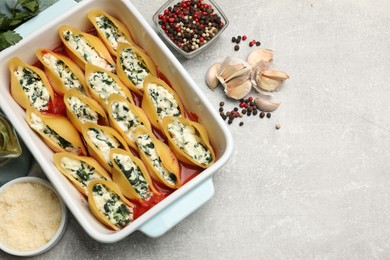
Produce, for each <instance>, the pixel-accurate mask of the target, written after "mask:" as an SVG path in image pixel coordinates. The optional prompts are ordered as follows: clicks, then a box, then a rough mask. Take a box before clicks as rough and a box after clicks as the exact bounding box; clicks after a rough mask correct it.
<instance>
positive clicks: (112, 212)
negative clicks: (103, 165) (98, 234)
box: [88, 180, 134, 230]
mask: <svg viewBox="0 0 390 260" xmlns="http://www.w3.org/2000/svg"><path fill="white" fill-rule="evenodd" d="M88 206H89V209H90V211H91V212H92V214H93V215H94V216H95V217H96V218H97V219H98V220H99V221H100V222H101V223H102V224H104V225H106V226H108V227H110V228H111V229H113V230H120V229H122V228H124V227H125V226H127V225H128V224H130V223H131V222H132V221H133V219H134V210H133V207H134V205H133V204H132V203H131V202H130V201H128V200H127V199H126V198H125V197H124V196H123V195H122V193H121V191H120V189H119V188H118V186H117V185H116V184H115V183H114V182H112V181H107V180H106V181H105V180H92V181H91V182H90V183H89V184H88Z"/></svg>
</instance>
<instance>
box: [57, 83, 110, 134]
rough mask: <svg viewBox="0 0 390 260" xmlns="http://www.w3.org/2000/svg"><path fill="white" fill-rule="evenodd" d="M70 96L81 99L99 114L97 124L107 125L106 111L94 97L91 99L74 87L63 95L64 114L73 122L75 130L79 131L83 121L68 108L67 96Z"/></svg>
mask: <svg viewBox="0 0 390 260" xmlns="http://www.w3.org/2000/svg"><path fill="white" fill-rule="evenodd" d="M72 96H74V97H77V98H79V99H80V100H81V102H83V103H84V104H86V105H88V106H89V108H91V109H92V110H94V111H95V112H96V113H97V114H98V115H99V119H98V124H99V125H109V122H108V117H107V115H106V112H105V111H104V109H103V108H102V107H101V106H100V105H99V103H98V102H96V101H95V100H94V99H92V98H90V97H87V96H85V95H83V94H82V93H81V92H79V91H78V90H76V89H69V90H67V91H66V92H65V95H64V103H65V107H66V115H67V116H68V118H69V120H70V121H71V122H72V123H73V125H74V126H75V127H76V128H77V130H78V131H79V132H81V129H82V127H83V123H82V122H81V121H80V119H79V118H78V117H77V115H76V114H74V113H73V111H72V109H71V108H70V105H69V102H68V101H67V100H68V98H70V97H72Z"/></svg>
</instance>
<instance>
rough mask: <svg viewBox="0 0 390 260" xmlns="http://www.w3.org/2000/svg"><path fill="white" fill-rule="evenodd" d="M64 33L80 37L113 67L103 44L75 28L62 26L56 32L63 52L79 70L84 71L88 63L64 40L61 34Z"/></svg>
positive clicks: (94, 37)
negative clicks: (63, 47) (62, 44)
mask: <svg viewBox="0 0 390 260" xmlns="http://www.w3.org/2000/svg"><path fill="white" fill-rule="evenodd" d="M65 31H71V32H72V33H73V34H76V35H81V36H82V37H83V38H84V39H85V41H86V42H87V43H88V44H89V45H90V46H92V47H93V48H94V49H95V50H96V51H97V53H98V55H99V56H100V57H101V58H103V59H105V60H106V62H107V63H109V64H111V65H112V66H114V67H115V61H114V60H113V59H112V57H111V55H110V52H109V51H108V50H107V48H106V47H105V45H104V44H103V42H102V41H101V40H100V39H99V38H98V37H96V36H93V35H92V34H89V33H85V32H82V31H80V30H79V29H77V28H74V27H71V26H68V25H63V26H61V27H60V28H59V29H58V32H59V36H60V38H61V40H62V42H63V43H64V46H65V51H66V53H67V54H68V55H69V57H70V58H71V59H72V60H74V61H75V62H76V64H77V65H78V66H79V67H80V68H81V69H83V70H85V65H86V64H87V63H88V61H86V60H85V59H84V57H83V56H82V55H80V54H79V53H78V52H77V51H76V50H75V49H74V48H73V47H72V46H71V44H69V42H68V41H67V40H66V39H65V37H64V34H63V33H64V32H65Z"/></svg>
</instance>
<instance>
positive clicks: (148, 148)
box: [137, 134, 177, 185]
mask: <svg viewBox="0 0 390 260" xmlns="http://www.w3.org/2000/svg"><path fill="white" fill-rule="evenodd" d="M137 145H138V147H139V148H140V149H141V150H142V151H143V152H144V153H145V154H146V155H147V156H148V157H149V160H150V161H151V162H152V165H153V167H154V168H155V169H156V171H157V172H158V173H159V174H160V176H161V177H163V179H164V180H165V181H166V182H168V183H169V184H172V185H175V183H176V181H177V179H176V175H175V174H173V173H171V172H169V171H168V170H167V168H165V167H164V165H163V164H162V161H161V158H160V156H159V155H158V154H157V151H156V149H154V143H153V142H152V139H151V138H150V136H149V135H148V134H144V135H139V136H138V137H137Z"/></svg>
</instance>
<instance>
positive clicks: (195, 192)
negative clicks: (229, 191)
mask: <svg viewBox="0 0 390 260" xmlns="http://www.w3.org/2000/svg"><path fill="white" fill-rule="evenodd" d="M213 195H214V184H213V180H212V178H209V179H207V180H205V181H204V182H202V183H200V184H199V185H198V186H196V187H195V188H194V189H192V190H191V191H189V192H187V193H185V194H184V195H183V196H182V197H180V199H179V200H177V201H176V202H174V203H173V204H171V205H169V206H168V207H167V208H165V209H164V210H163V211H162V212H160V213H159V214H158V215H156V216H154V217H153V218H151V219H150V220H148V221H147V222H146V223H145V224H143V225H142V226H141V227H140V229H139V230H140V231H141V232H142V233H144V234H145V235H147V236H150V237H158V236H161V235H163V234H164V233H165V232H167V231H168V230H169V229H171V228H172V227H173V226H175V225H176V224H177V223H179V222H180V221H182V220H183V219H184V218H186V217H187V216H188V215H190V214H191V213H192V212H194V211H195V210H196V209H198V208H199V207H200V206H202V205H203V204H204V203H205V202H207V201H208V200H209V199H210V198H211V197H212V196H213Z"/></svg>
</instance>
